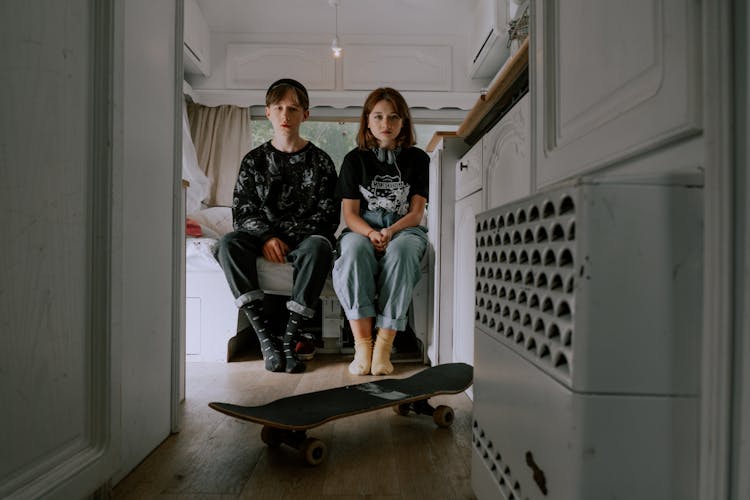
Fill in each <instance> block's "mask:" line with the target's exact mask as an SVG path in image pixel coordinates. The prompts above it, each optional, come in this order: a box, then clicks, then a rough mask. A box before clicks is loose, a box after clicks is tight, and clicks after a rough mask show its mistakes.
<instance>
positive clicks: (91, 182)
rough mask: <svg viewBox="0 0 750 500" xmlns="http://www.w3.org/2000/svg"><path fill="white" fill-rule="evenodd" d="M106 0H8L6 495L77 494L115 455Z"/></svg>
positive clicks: (1, 77)
mask: <svg viewBox="0 0 750 500" xmlns="http://www.w3.org/2000/svg"><path fill="white" fill-rule="evenodd" d="M111 7H112V5H111V2H101V3H98V2H97V5H96V6H94V3H93V2H90V1H87V0H65V1H55V2H44V1H41V0H32V1H14V2H2V3H0V30H1V31H2V33H3V35H2V36H3V43H2V44H0V59H2V61H3V69H2V70H0V88H2V89H3V90H2V93H0V102H1V103H2V104H1V107H2V111H1V112H0V117H1V118H0V192H1V193H2V194H1V195H0V199H1V200H2V201H0V203H2V214H3V235H4V238H3V245H2V250H0V252H2V255H3V261H4V263H3V265H2V266H0V335H2V349H0V401H2V403H1V404H2V406H3V410H2V417H1V418H2V426H0V450H2V452H0V455H1V456H2V459H0V497H2V498H8V497H14V498H15V497H18V498H39V497H42V496H50V497H54V498H80V497H82V496H84V495H87V494H89V493H91V492H92V491H94V490H96V489H97V488H98V487H99V486H100V485H102V484H104V483H106V482H107V480H108V479H109V478H110V476H111V474H112V472H113V471H114V468H115V466H116V462H117V455H118V432H117V426H118V420H119V399H118V392H117V390H116V389H117V386H118V384H119V370H118V369H119V365H118V364H117V363H111V362H110V360H112V359H116V357H117V355H118V354H117V353H118V351H117V348H116V346H115V344H114V343H113V342H112V340H113V337H112V335H111V332H112V328H111V325H112V320H113V316H112V312H113V308H112V303H113V296H112V294H111V278H112V272H111V270H112V267H111V264H112V260H111V258H110V254H111V250H112V248H111V240H110V239H109V238H108V237H107V235H108V234H109V233H110V231H111V230H112V223H111V218H110V213H111V205H112V190H111V188H110V185H111V178H112V174H113V162H112V150H111V149H110V148H109V146H108V145H109V144H111V139H112V136H113V130H112V115H111V109H110V107H109V106H107V105H102V104H103V103H107V102H108V100H109V99H110V98H111V96H112V94H111V87H110V84H111V83H112V78H111V72H110V71H108V70H107V69H106V66H105V64H106V56H107V55H108V50H109V49H110V48H111V46H112V44H111V36H112V29H111V23H108V20H109V19H111V13H112V9H111ZM97 27H99V29H96V28H97Z"/></svg>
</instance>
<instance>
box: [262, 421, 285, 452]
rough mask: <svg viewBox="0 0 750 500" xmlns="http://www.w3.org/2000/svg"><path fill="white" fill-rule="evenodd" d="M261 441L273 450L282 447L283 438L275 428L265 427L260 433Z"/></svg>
mask: <svg viewBox="0 0 750 500" xmlns="http://www.w3.org/2000/svg"><path fill="white" fill-rule="evenodd" d="M260 439H261V440H262V441H263V442H264V443H266V444H267V445H268V446H269V447H271V448H276V447H278V446H281V436H280V435H279V430H278V429H274V428H273V427H268V426H267V425H264V426H263V429H262V430H261V431H260Z"/></svg>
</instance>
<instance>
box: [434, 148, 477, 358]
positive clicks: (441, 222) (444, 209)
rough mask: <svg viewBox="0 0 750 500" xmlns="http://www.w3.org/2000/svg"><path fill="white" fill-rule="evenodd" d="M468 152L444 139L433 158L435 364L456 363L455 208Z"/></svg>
mask: <svg viewBox="0 0 750 500" xmlns="http://www.w3.org/2000/svg"><path fill="white" fill-rule="evenodd" d="M467 149H469V146H468V145H467V144H466V142H464V140H463V139H462V138H460V137H444V138H443V139H442V140H441V141H440V143H439V144H438V145H437V146H436V148H435V150H434V151H432V152H431V155H430V201H429V204H428V205H427V211H428V215H427V223H428V228H429V232H428V236H429V239H430V244H431V246H432V248H433V249H434V259H433V261H432V262H431V265H430V269H433V270H434V271H433V272H434V277H433V278H434V279H433V280H432V283H433V289H432V304H433V307H432V310H433V317H432V319H433V320H432V325H431V330H430V334H429V335H428V345H427V357H428V358H429V360H430V361H431V362H432V364H438V363H449V362H451V361H453V242H454V241H455V238H454V224H455V217H454V215H455V209H456V174H455V170H456V163H457V161H458V159H459V158H460V157H461V156H462V155H463V154H464V153H465V152H466V150H467Z"/></svg>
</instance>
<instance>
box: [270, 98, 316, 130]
mask: <svg viewBox="0 0 750 500" xmlns="http://www.w3.org/2000/svg"><path fill="white" fill-rule="evenodd" d="M295 97H296V95H295V93H294V91H293V90H289V91H288V92H287V93H286V94H285V95H284V97H283V98H282V99H281V100H279V101H277V102H275V103H273V104H271V105H270V106H266V117H267V118H268V119H269V120H270V121H271V124H272V125H273V131H274V134H276V135H279V136H289V137H295V136H297V135H299V127H300V125H302V122H304V121H305V120H307V117H308V116H309V112H308V111H307V110H304V109H302V106H300V105H299V104H298V103H297V100H296V99H295Z"/></svg>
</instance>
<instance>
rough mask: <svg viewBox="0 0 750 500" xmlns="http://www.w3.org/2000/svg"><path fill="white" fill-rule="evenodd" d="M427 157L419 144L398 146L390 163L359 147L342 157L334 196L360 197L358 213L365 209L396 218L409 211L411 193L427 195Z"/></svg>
mask: <svg viewBox="0 0 750 500" xmlns="http://www.w3.org/2000/svg"><path fill="white" fill-rule="evenodd" d="M429 172H430V157H429V156H427V153H425V152H424V151H422V150H421V149H419V148H416V147H411V148H405V149H403V150H401V151H400V152H399V153H398V154H397V155H396V162H395V164H393V165H390V164H388V163H386V162H383V161H379V160H378V158H377V156H376V155H375V153H374V152H373V151H370V150H362V149H359V148H356V149H353V150H351V151H350V152H349V153H347V155H346V156H345V157H344V161H343V163H342V164H341V172H340V173H339V180H338V184H337V185H336V197H337V198H347V199H351V200H360V204H359V213H360V215H361V214H363V213H365V212H367V211H382V212H386V213H392V214H395V215H396V217H395V219H394V220H398V219H400V218H401V217H403V216H404V215H406V213H407V212H408V211H409V203H410V201H411V197H412V196H414V195H415V194H418V195H420V196H423V197H425V198H427V194H428V189H429V183H430V177H429Z"/></svg>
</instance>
